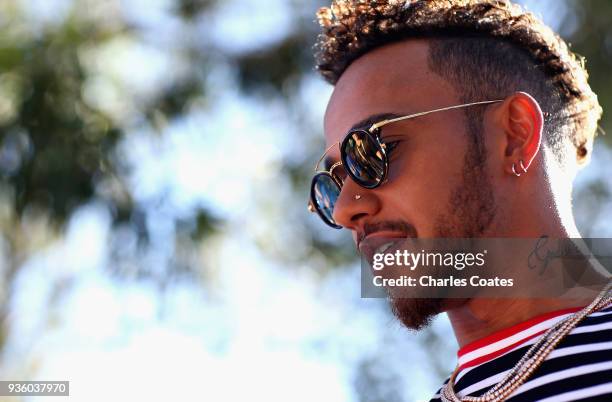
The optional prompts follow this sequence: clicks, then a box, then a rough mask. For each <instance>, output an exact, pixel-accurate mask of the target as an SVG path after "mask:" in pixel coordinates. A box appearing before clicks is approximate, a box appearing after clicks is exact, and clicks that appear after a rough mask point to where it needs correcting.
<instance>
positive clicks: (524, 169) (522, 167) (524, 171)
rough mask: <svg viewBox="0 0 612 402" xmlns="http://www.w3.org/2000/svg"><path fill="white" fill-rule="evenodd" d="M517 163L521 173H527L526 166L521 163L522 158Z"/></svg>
mask: <svg viewBox="0 0 612 402" xmlns="http://www.w3.org/2000/svg"><path fill="white" fill-rule="evenodd" d="M519 165H520V166H521V169H523V173H527V168H526V167H525V165H523V160H522V159H521V160H519Z"/></svg>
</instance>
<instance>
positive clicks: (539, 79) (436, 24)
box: [315, 0, 602, 163]
mask: <svg viewBox="0 0 612 402" xmlns="http://www.w3.org/2000/svg"><path fill="white" fill-rule="evenodd" d="M317 18H318V21H319V24H320V25H321V27H322V32H321V33H320V34H319V36H318V39H317V43H316V45H315V51H316V53H315V58H316V68H317V70H318V71H319V72H320V73H321V75H322V76H323V77H324V78H325V79H326V80H327V81H328V82H329V83H331V84H332V85H335V84H336V82H337V81H338V80H339V78H340V76H341V75H342V73H343V72H344V71H345V70H346V69H347V68H348V66H349V65H350V64H351V63H352V62H353V61H355V60H356V59H357V58H359V57H360V56H362V55H363V54H365V53H367V52H370V51H371V50H373V49H376V48H378V47H382V46H384V45H386V44H389V43H393V42H397V41H401V40H405V39H410V38H428V39H430V50H429V68H430V69H431V70H432V71H434V72H436V73H437V74H438V75H440V76H441V77H443V78H445V79H447V80H448V81H449V82H450V83H452V84H453V85H454V87H455V89H456V90H457V91H458V93H459V94H461V98H462V101H465V102H472V101H478V100H482V97H483V96H485V97H488V98H489V99H496V98H499V97H501V98H503V97H505V96H508V95H510V94H511V93H513V92H515V91H525V92H529V93H531V95H533V96H534V97H535V98H536V99H537V100H538V102H539V103H540V106H541V107H542V110H543V112H544V116H545V127H546V129H545V135H544V141H545V143H546V144H547V145H548V146H549V147H550V148H551V149H552V150H553V153H554V154H555V156H556V157H557V159H558V161H559V162H561V163H564V162H565V161H566V160H567V157H568V155H566V153H567V152H566V149H567V147H566V146H565V144H564V141H565V140H567V139H569V140H570V141H571V143H572V144H573V145H574V147H575V149H576V159H577V161H578V162H582V161H586V160H587V158H586V157H587V154H588V144H589V141H590V140H592V139H593V138H594V136H595V134H596V131H597V122H598V121H599V119H600V118H601V114H602V109H601V106H600V105H599V102H598V100H597V95H595V93H593V91H592V90H591V88H590V86H589V84H588V82H587V79H588V73H587V71H586V69H585V61H584V58H582V57H578V56H576V55H575V54H574V53H572V52H571V51H570V50H569V48H568V46H567V44H566V43H565V42H564V41H563V39H561V38H560V37H559V36H558V35H556V34H555V33H554V32H553V31H552V30H551V29H550V28H549V27H547V26H546V25H544V23H543V22H541V21H540V20H539V19H538V18H536V17H535V16H534V15H533V14H531V13H529V12H526V11H525V10H523V8H521V7H520V6H518V5H516V4H513V3H511V2H510V1H508V0H413V1H411V0H387V1H381V0H334V2H333V3H332V5H331V7H330V8H326V7H323V8H320V9H319V11H318V12H317ZM482 113H483V111H482V109H479V110H476V111H466V114H467V117H468V123H469V126H470V127H471V128H473V129H474V128H476V129H478V128H479V127H480V128H481V123H482ZM470 123H471V124H470Z"/></svg>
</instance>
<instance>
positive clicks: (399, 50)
mask: <svg viewBox="0 0 612 402" xmlns="http://www.w3.org/2000/svg"><path fill="white" fill-rule="evenodd" d="M318 19H319V23H320V24H321V25H322V27H323V32H322V33H321V35H320V36H319V40H318V43H317V50H318V52H317V55H316V57H317V69H318V71H319V72H320V73H321V74H322V75H323V77H324V78H325V79H326V80H327V81H328V82H330V83H331V84H333V85H334V91H333V94H332V96H331V99H330V101H329V104H328V107H327V110H326V114H325V120H324V129H325V137H326V142H327V150H326V153H325V155H324V157H325V160H326V166H325V168H324V169H322V170H321V171H320V172H319V173H317V174H316V175H315V177H314V178H313V183H312V189H311V190H312V191H311V201H310V209H311V211H316V212H317V213H318V214H319V215H320V217H321V218H322V219H323V220H324V221H325V222H326V223H327V224H329V225H330V226H333V227H335V228H346V229H348V230H350V231H351V232H352V234H353V238H354V240H355V242H356V244H357V247H358V248H360V249H362V245H363V244H365V242H366V241H368V240H375V239H377V238H380V239H393V238H416V239H427V238H432V239H433V238H547V237H550V238H558V239H564V238H566V239H569V238H579V237H580V234H579V232H578V230H577V228H576V225H575V222H574V218H573V215H572V204H571V193H572V182H573V179H574V178H575V176H576V174H577V172H578V171H579V169H580V168H581V167H583V166H584V165H585V164H586V163H587V162H588V161H589V158H590V155H591V151H592V146H593V138H594V136H595V132H596V128H597V121H598V120H599V118H600V116H601V112H602V111H601V107H600V106H599V103H598V101H597V97H596V95H595V94H594V93H593V92H592V91H591V88H590V87H589V85H588V83H587V72H586V71H585V69H584V65H583V63H582V61H581V60H580V59H577V58H576V56H575V55H574V54H573V53H571V52H570V51H569V50H568V48H567V46H566V44H565V43H564V42H563V40H562V39H560V38H559V37H558V36H556V35H555V34H554V33H553V32H552V31H551V30H550V29H549V28H548V27H546V26H545V25H544V24H543V23H542V22H540V21H539V20H538V19H536V18H535V17H534V16H533V15H532V14H529V13H526V12H524V11H523V10H522V9H521V8H520V7H519V6H517V5H514V4H511V3H510V2H508V1H502V0H449V1H441V0H440V1H438V0H431V1H393V0H388V1H358V0H352V1H349V0H346V1H342V0H337V1H335V2H334V3H333V4H332V6H331V8H329V9H328V8H322V9H320V10H319V13H318ZM378 244H379V245H380V242H379V243H378ZM362 251H363V250H362ZM505 257H506V260H507V261H510V262H513V263H515V264H516V265H518V264H523V263H524V262H523V260H522V259H521V260H520V261H519V260H518V259H516V258H514V257H515V256H513V255H506V256H505ZM516 269H518V267H517V268H516ZM555 272H558V271H555ZM555 275H556V274H555ZM606 283H607V278H606V281H605V282H603V283H602V285H601V286H600V287H599V288H598V289H597V292H593V291H592V290H591V291H589V290H588V289H586V288H581V287H576V288H575V289H571V291H572V296H571V297H558V298H546V297H544V298H539V299H536V298H531V297H525V298H521V297H516V298H498V299H491V298H487V299H481V298H456V299H440V298H430V299H427V298H421V297H414V298H406V297H392V295H391V297H390V299H391V303H392V307H393V310H394V312H395V314H396V315H397V317H398V318H399V319H400V320H401V321H402V322H403V323H404V324H405V325H406V326H407V327H409V328H413V329H419V328H421V327H423V326H424V325H426V324H427V323H428V322H429V320H430V319H431V318H432V317H434V316H435V315H437V314H439V313H441V312H446V313H447V314H448V316H449V318H450V321H451V324H452V327H453V330H454V333H455V336H456V338H457V341H458V343H459V346H460V350H459V352H458V356H459V359H458V364H457V369H456V370H455V371H454V372H453V374H452V375H451V378H450V380H447V382H446V383H445V384H444V386H443V387H442V388H441V389H440V391H439V392H438V393H437V394H436V395H435V396H434V398H433V399H432V400H433V401H439V400H451V401H459V400H468V399H465V398H466V397H468V396H470V397H476V396H482V398H480V399H469V400H487V401H492V400H495V401H498V400H499V401H501V400H508V401H513V402H516V401H536V400H538V401H574V400H581V401H612V306H611V302H612V296H611V292H608V290H609V287H610V286H609V285H606ZM600 290H601V291H600Z"/></svg>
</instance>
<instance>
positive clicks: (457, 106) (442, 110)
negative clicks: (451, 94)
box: [369, 99, 504, 131]
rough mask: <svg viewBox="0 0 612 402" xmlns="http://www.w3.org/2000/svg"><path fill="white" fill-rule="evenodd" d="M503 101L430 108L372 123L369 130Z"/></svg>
mask: <svg viewBox="0 0 612 402" xmlns="http://www.w3.org/2000/svg"><path fill="white" fill-rule="evenodd" d="M503 101H504V100H503V99H496V100H491V101H482V102H473V103H466V104H464V105H455V106H449V107H443V108H440V109H434V110H429V111H427V112H420V113H415V114H409V115H407V116H402V117H396V118H395V119H388V120H383V121H381V122H378V123H375V124H372V125H371V126H370V129H369V131H372V130H376V129H378V128H381V127H382V126H386V125H387V124H389V123H395V122H396V121H401V120H407V119H412V118H414V117H419V116H425V115H427V114H430V113H436V112H444V111H446V110H453V109H460V108H464V107H468V106H476V105H487V104H489V103H498V102H503Z"/></svg>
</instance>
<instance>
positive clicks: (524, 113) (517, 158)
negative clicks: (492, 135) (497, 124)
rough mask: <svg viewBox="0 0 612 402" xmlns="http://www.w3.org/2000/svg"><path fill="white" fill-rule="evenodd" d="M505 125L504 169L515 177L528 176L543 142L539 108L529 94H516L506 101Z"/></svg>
mask: <svg viewBox="0 0 612 402" xmlns="http://www.w3.org/2000/svg"><path fill="white" fill-rule="evenodd" d="M502 125H503V128H504V132H505V134H506V147H505V158H504V170H505V171H506V172H508V173H510V174H512V175H514V174H515V172H516V173H517V174H523V173H527V169H529V166H530V165H531V163H532V162H533V160H534V159H535V157H536V155H537V154H538V150H539V149H540V144H541V142H542V131H543V128H544V116H543V115H542V109H540V105H539V104H538V102H537V101H536V100H535V99H534V98H533V97H532V96H531V95H529V94H528V93H525V92H516V93H515V94H513V95H512V96H510V97H508V98H507V99H506V100H505V101H504V104H503V111H502ZM513 166H514V171H513V168H512V167H513Z"/></svg>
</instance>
